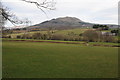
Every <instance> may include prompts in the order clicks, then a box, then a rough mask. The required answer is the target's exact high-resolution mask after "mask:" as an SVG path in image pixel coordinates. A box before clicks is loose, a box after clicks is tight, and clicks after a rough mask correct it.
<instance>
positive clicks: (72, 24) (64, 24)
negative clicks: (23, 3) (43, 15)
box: [29, 17, 93, 29]
mask: <svg viewBox="0 0 120 80" xmlns="http://www.w3.org/2000/svg"><path fill="white" fill-rule="evenodd" d="M92 26H93V24H92V23H87V22H84V21H82V20H80V19H78V18H75V17H62V18H57V19H52V20H49V21H44V22H42V23H39V24H36V25H33V26H31V27H29V28H53V29H73V28H81V27H84V28H85V27H92Z"/></svg>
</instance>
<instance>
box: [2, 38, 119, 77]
mask: <svg viewBox="0 0 120 80" xmlns="http://www.w3.org/2000/svg"><path fill="white" fill-rule="evenodd" d="M2 47H3V68H2V69H3V78H116V77H118V48H116V47H114V48H113V47H94V46H84V45H80V44H63V43H41V42H21V41H4V40H3V45H2Z"/></svg>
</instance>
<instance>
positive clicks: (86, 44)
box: [3, 40, 120, 47]
mask: <svg viewBox="0 0 120 80" xmlns="http://www.w3.org/2000/svg"><path fill="white" fill-rule="evenodd" d="M3 41H26V42H45V43H63V44H82V45H85V46H101V47H120V45H104V44H92V45H89V43H86V42H81V43H79V42H60V41H34V40H3Z"/></svg>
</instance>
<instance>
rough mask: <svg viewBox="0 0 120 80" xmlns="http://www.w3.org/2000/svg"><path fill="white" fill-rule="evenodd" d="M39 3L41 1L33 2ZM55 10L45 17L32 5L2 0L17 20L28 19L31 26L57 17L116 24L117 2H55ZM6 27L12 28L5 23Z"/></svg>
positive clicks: (84, 0) (15, 0)
mask: <svg viewBox="0 0 120 80" xmlns="http://www.w3.org/2000/svg"><path fill="white" fill-rule="evenodd" d="M34 1H41V0H34ZM55 1H56V10H54V11H50V10H45V12H46V13H47V16H48V17H47V16H46V15H45V14H44V13H43V12H42V11H41V10H40V9H38V8H37V7H36V6H35V5H34V4H30V3H26V2H23V1H20V0H2V2H3V4H4V5H5V6H7V7H8V8H9V9H10V10H11V12H12V13H14V14H15V15H16V16H17V17H18V18H20V19H23V18H28V19H29V20H31V21H32V24H37V23H40V22H43V21H46V20H50V19H53V18H58V17H66V16H69V17H76V18H79V19H80V20H82V21H85V22H91V23H99V24H118V1H119V0H55ZM6 26H13V25H12V24H10V23H7V25H6Z"/></svg>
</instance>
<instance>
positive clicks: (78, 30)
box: [11, 28, 88, 36]
mask: <svg viewBox="0 0 120 80" xmlns="http://www.w3.org/2000/svg"><path fill="white" fill-rule="evenodd" d="M86 30H88V29H81V28H77V29H69V30H56V31H55V34H63V35H67V34H68V33H70V32H74V33H75V34H80V33H83V32H84V31H86ZM36 32H40V33H47V31H34V32H29V34H33V33H36ZM23 34H24V33H18V34H11V35H12V36H16V35H23Z"/></svg>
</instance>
